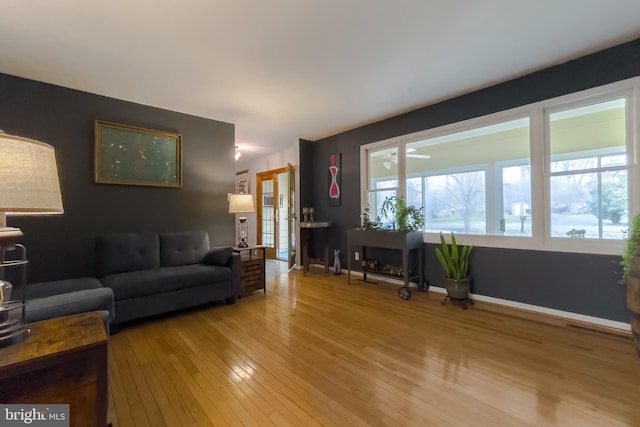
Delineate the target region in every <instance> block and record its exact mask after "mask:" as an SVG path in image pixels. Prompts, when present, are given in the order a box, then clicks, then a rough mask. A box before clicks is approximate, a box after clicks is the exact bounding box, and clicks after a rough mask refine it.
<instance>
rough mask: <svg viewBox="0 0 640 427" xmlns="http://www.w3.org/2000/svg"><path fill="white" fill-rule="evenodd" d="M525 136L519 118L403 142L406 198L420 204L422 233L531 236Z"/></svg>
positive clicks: (526, 126)
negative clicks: (422, 218) (405, 160)
mask: <svg viewBox="0 0 640 427" xmlns="http://www.w3.org/2000/svg"><path fill="white" fill-rule="evenodd" d="M529 135H530V131H529V119H528V118H521V119H517V120H511V121H507V122H501V123H496V124H493V125H490V126H483V127H479V128H475V129H470V130H465V131H463V132H458V133H454V134H450V135H445V136H439V137H435V138H430V139H423V140H419V141H414V142H411V143H409V144H407V150H406V157H407V163H406V164H407V176H408V177H409V178H407V181H406V186H407V197H408V199H407V200H408V202H409V203H410V204H413V205H414V206H416V207H422V206H423V205H424V213H425V229H426V230H427V231H431V232H439V231H445V232H446V231H455V232H460V233H468V234H507V235H517V236H523V235H524V236H531V167H530V166H529V165H530V160H529V159H530V154H529V152H530V147H529V145H530V144H529ZM487 186H490V188H492V189H499V188H502V192H497V193H496V191H493V192H487V190H486V188H487ZM500 193H501V194H500ZM520 212H523V214H522V215H526V216H527V218H526V219H525V220H524V221H522V220H521V216H522V215H521V213H520ZM523 224H524V229H523V230H524V231H521V229H522V225H523Z"/></svg>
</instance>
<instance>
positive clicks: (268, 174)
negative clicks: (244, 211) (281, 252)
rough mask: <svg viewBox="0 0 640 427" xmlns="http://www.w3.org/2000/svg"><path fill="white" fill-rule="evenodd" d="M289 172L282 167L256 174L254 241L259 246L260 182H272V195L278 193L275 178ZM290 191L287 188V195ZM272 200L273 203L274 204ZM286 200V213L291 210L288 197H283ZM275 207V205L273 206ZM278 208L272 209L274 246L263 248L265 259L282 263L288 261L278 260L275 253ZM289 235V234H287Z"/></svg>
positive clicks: (260, 241) (260, 224)
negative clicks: (281, 261)
mask: <svg viewBox="0 0 640 427" xmlns="http://www.w3.org/2000/svg"><path fill="white" fill-rule="evenodd" d="M288 171H289V168H288V167H282V168H278V169H272V170H268V171H264V172H258V173H256V212H257V215H256V232H257V236H256V241H257V242H258V244H259V245H262V244H263V242H262V223H263V221H262V202H263V200H264V199H263V197H262V196H263V195H262V181H263V180H264V181H266V180H273V189H274V194H277V193H278V179H277V176H278V175H279V174H281V173H286V172H288ZM290 185H291V183H289V186H290ZM289 191H290V189H289V188H287V194H289ZM275 199H276V198H274V202H275ZM285 199H286V203H287V206H283V209H287V212H290V210H291V206H289V204H290V201H289V197H285ZM274 206H275V204H274ZM279 209H280V208H277V209H274V218H273V221H274V224H273V226H274V228H273V229H274V246H273V247H269V246H265V256H266V257H267V258H270V259H279V260H284V261H288V259H284V258H278V256H277V255H278V254H277V251H276V248H277V246H278V239H279V236H278V231H279V229H278V215H277V212H278V210H279ZM287 217H288V215H287ZM289 234H290V233H289Z"/></svg>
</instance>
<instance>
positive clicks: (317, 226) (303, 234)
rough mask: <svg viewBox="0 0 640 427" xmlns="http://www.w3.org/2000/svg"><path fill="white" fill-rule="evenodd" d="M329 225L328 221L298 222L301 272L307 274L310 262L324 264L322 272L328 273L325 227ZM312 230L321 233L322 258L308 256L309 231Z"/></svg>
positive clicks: (327, 245) (327, 248) (327, 247)
mask: <svg viewBox="0 0 640 427" xmlns="http://www.w3.org/2000/svg"><path fill="white" fill-rule="evenodd" d="M329 227H331V223H330V222H301V223H300V246H301V249H302V273H303V274H307V273H308V272H309V264H311V262H316V263H322V264H324V274H328V273H329V243H328V242H327V229H328V228H329ZM313 230H318V232H319V233H322V243H323V250H322V255H323V257H322V258H310V257H309V240H310V239H311V236H310V235H311V233H312V232H313Z"/></svg>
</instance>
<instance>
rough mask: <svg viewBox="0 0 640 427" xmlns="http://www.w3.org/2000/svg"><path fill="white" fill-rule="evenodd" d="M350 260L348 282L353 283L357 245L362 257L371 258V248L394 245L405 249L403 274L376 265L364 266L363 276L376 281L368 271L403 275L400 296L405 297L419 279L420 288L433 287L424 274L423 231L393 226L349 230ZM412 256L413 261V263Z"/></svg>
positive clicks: (397, 276)
mask: <svg viewBox="0 0 640 427" xmlns="http://www.w3.org/2000/svg"><path fill="white" fill-rule="evenodd" d="M347 246H348V262H347V268H348V273H347V276H348V277H347V283H348V284H351V265H352V260H353V253H354V252H353V249H354V248H356V247H361V248H362V250H361V259H363V260H364V259H367V255H366V254H367V248H382V249H393V250H399V251H401V252H402V275H401V276H400V275H397V274H396V275H393V274H388V273H386V272H385V271H384V270H376V269H375V268H369V269H367V268H363V270H362V275H363V277H362V280H363V281H365V282H371V283H375V282H373V281H371V280H369V279H368V275H370V274H373V275H377V276H385V277H393V278H395V279H402V280H403V281H404V286H402V287H400V288H399V289H398V296H399V297H400V298H401V299H403V300H405V301H406V300H408V299H409V298H411V287H410V285H409V284H410V283H412V282H413V283H416V285H417V287H418V290H419V291H420V292H426V291H427V290H429V285H428V284H427V282H426V281H425V279H424V275H423V268H422V263H423V249H422V248H423V246H424V244H423V242H422V232H421V231H411V232H408V233H405V232H400V231H391V230H361V229H354V230H347ZM410 259H412V260H413V263H410V262H409V261H410Z"/></svg>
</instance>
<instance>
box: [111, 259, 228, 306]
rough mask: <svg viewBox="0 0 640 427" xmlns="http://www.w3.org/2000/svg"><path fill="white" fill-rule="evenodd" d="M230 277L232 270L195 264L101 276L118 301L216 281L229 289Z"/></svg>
mask: <svg viewBox="0 0 640 427" xmlns="http://www.w3.org/2000/svg"><path fill="white" fill-rule="evenodd" d="M231 276H232V272H231V269H230V268H229V267H222V266H218V265H205V264H192V265H182V266H175V267H159V268H154V269H151V270H143V271H131V272H128V273H121V274H112V275H108V276H104V277H102V278H101V281H102V284H103V285H105V286H108V287H109V288H111V289H113V294H114V297H115V300H116V301H119V300H123V299H128V298H135V297H140V296H144V295H150V294H159V293H162V292H168V291H173V290H177V289H184V288H190V287H194V286H200V285H206V284H213V283H216V282H222V284H223V285H224V286H230V283H231Z"/></svg>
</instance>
